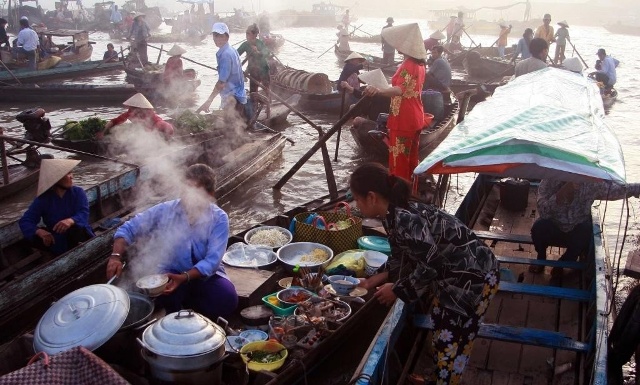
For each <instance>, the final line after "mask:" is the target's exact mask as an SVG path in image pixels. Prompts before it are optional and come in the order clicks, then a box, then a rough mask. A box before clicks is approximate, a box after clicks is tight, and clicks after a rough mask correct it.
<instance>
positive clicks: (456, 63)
mask: <svg viewBox="0 0 640 385" xmlns="http://www.w3.org/2000/svg"><path fill="white" fill-rule="evenodd" d="M471 52H477V53H478V54H480V56H482V57H486V58H497V57H498V56H499V55H498V47H474V48H471V49H465V50H463V51H462V52H455V53H453V54H450V55H448V57H447V60H448V61H449V65H450V66H451V67H452V68H464V64H463V61H464V58H465V57H466V56H467V55H468V54H469V53H471ZM504 53H505V57H510V56H511V55H513V54H514V53H515V48H513V47H505V49H504Z"/></svg>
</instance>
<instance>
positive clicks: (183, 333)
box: [142, 310, 226, 357]
mask: <svg viewBox="0 0 640 385" xmlns="http://www.w3.org/2000/svg"><path fill="white" fill-rule="evenodd" d="M225 340H226V334H225V332H224V329H222V327H221V326H219V325H217V324H215V323H213V322H212V321H211V320H209V319H208V318H206V317H204V316H202V315H200V314H198V313H196V312H194V311H193V310H180V311H179V312H176V313H171V314H168V315H166V316H164V317H162V318H161V319H160V320H159V321H158V322H156V323H154V324H153V325H150V326H148V327H147V328H146V329H145V330H144V332H143V333H142V341H143V342H144V344H145V345H146V347H147V349H149V350H151V351H152V352H153V353H156V354H158V355H162V356H170V357H184V356H194V355H200V354H205V353H209V352H211V351H213V350H216V349H217V348H220V347H222V346H224V343H225Z"/></svg>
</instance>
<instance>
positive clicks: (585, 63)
mask: <svg viewBox="0 0 640 385" xmlns="http://www.w3.org/2000/svg"><path fill="white" fill-rule="evenodd" d="M567 41H568V42H569V44H571V47H572V48H573V50H574V51H575V53H576V54H577V55H578V57H579V58H580V60H582V64H584V68H585V69H587V68H589V65H588V64H587V62H586V61H584V59H583V58H582V55H580V52H578V50H577V49H576V46H575V45H573V43H572V42H571V40H569V39H567Z"/></svg>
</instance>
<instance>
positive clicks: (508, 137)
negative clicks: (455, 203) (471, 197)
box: [414, 68, 626, 184]
mask: <svg viewBox="0 0 640 385" xmlns="http://www.w3.org/2000/svg"><path fill="white" fill-rule="evenodd" d="M425 172H426V173H431V174H457V173H464V172H478V173H485V174H492V175H498V176H505V177H519V178H529V179H544V178H551V179H559V180H566V181H575V182H581V181H588V180H593V179H600V180H608V181H612V182H614V183H618V184H625V183H626V182H625V168H624V157H623V154H622V149H621V148H620V143H619V142H618V139H617V138H616V136H615V134H614V133H613V131H612V130H611V129H610V128H609V126H607V124H606V123H605V122H604V108H603V106H602V98H601V96H600V91H599V89H598V87H597V85H596V84H595V82H593V81H592V80H590V79H588V78H586V77H584V76H582V75H580V74H576V73H573V72H569V71H566V70H561V69H556V68H547V69H543V70H540V71H536V72H533V73H530V74H527V75H524V76H520V77H518V78H516V79H514V80H512V81H511V82H509V83H508V84H506V85H504V86H501V87H498V88H497V89H496V91H495V93H494V94H493V96H492V97H491V98H489V99H488V100H487V101H485V102H483V103H479V104H478V105H476V106H475V107H474V109H473V111H471V112H470V113H469V115H468V116H467V117H466V118H465V120H464V121H463V122H462V123H460V124H458V125H457V126H456V127H454V129H453V130H452V131H451V133H450V134H449V135H448V136H447V138H446V139H445V140H444V141H443V142H442V143H441V144H440V145H439V146H438V147H437V148H436V149H435V150H434V151H433V152H432V153H431V154H430V155H429V156H428V157H427V158H426V159H424V160H423V161H422V162H421V163H420V164H419V165H418V167H417V168H416V169H415V170H414V173H415V174H422V173H425Z"/></svg>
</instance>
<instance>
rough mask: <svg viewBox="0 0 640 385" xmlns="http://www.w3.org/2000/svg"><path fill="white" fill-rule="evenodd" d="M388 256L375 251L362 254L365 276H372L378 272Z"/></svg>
mask: <svg viewBox="0 0 640 385" xmlns="http://www.w3.org/2000/svg"><path fill="white" fill-rule="evenodd" d="M388 259H389V256H388V255H387V254H385V253H382V252H380V251H375V250H367V251H365V252H364V263H365V265H364V272H365V274H367V276H372V275H374V274H375V273H376V271H378V269H379V268H380V266H382V265H384V264H385V263H387V260H388Z"/></svg>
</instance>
